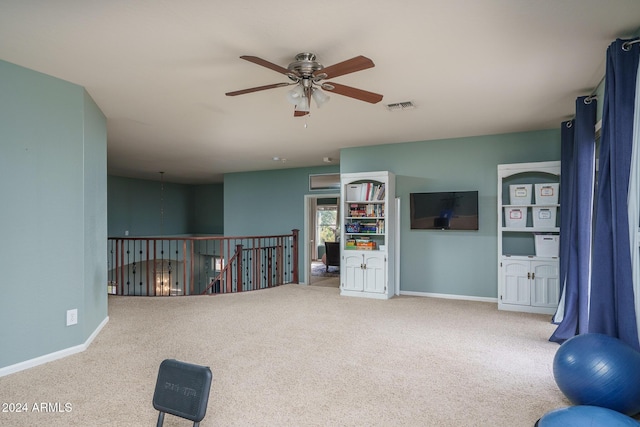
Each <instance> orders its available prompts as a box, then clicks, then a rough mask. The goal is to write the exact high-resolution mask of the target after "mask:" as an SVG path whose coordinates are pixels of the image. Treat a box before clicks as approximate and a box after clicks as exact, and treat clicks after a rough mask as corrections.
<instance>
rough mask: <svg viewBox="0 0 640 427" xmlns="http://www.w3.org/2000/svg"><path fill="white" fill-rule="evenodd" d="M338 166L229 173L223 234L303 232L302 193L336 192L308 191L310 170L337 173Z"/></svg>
mask: <svg viewBox="0 0 640 427" xmlns="http://www.w3.org/2000/svg"><path fill="white" fill-rule="evenodd" d="M339 169H340V168H339V166H337V165H331V166H321V167H311V168H294V169H280V170H269V171H258V172H244V173H230V174H225V176H224V234H225V235H226V236H253V235H266V234H275V235H279V234H289V233H291V230H292V229H298V230H300V244H303V243H304V241H305V236H304V196H305V195H306V194H315V195H319V194H327V193H339V191H337V190H333V191H309V174H323V173H338V172H340V170H339ZM302 253H303V250H302V247H300V254H301V255H300V259H299V271H300V281H301V282H304V281H305V278H304V268H303V262H304V261H303V259H302V258H303V257H302Z"/></svg>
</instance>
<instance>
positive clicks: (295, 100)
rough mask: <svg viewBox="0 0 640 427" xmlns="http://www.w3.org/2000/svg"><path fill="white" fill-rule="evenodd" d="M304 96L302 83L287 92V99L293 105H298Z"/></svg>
mask: <svg viewBox="0 0 640 427" xmlns="http://www.w3.org/2000/svg"><path fill="white" fill-rule="evenodd" d="M304 97H305V96H304V88H303V87H302V86H300V85H296V87H294V88H293V89H291V90H290V91H288V92H287V101H289V102H290V103H291V104H293V105H298V104H299V103H300V100H301V99H303V98H304Z"/></svg>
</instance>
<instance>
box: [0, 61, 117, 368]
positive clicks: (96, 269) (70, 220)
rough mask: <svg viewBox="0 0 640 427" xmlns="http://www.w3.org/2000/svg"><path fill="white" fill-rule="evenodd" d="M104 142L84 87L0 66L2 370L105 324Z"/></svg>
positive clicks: (82, 338)
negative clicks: (71, 314) (69, 321)
mask: <svg viewBox="0 0 640 427" xmlns="http://www.w3.org/2000/svg"><path fill="white" fill-rule="evenodd" d="M106 136H107V134H106V118H105V117H104V115H103V114H102V112H101V111H100V110H99V109H98V107H97V106H96V104H95V103H94V102H93V100H92V99H91V98H90V97H89V95H88V94H87V93H86V92H85V91H84V89H83V88H82V87H80V86H77V85H74V84H71V83H68V82H65V81H62V80H59V79H56V78H53V77H50V76H46V75H44V74H41V73H37V72H34V71H31V70H28V69H26V68H23V67H19V66H17V65H13V64H10V63H8V62H4V61H0V197H1V198H2V209H0V227H1V229H0V235H1V236H2V244H1V245H0V270H1V271H2V282H1V289H2V296H1V297H0V324H1V325H2V327H1V328H0V343H2V344H1V347H2V350H1V351H0V368H2V367H6V366H10V365H14V364H17V363H20V362H24V361H27V360H30V359H34V358H37V357H40V356H43V355H48V354H50V353H55V352H57V351H62V350H65V349H68V348H71V347H74V346H78V345H81V344H84V343H85V342H86V341H87V339H88V338H89V337H90V336H91V334H92V333H93V332H94V331H96V329H97V328H98V327H99V326H100V324H101V323H103V322H104V321H105V319H106V318H107V295H106V280H107V276H106V260H107V254H106V244H105V241H106V237H107V217H106ZM74 308H76V309H78V324H77V325H75V326H69V327H68V326H66V312H67V310H69V309H74Z"/></svg>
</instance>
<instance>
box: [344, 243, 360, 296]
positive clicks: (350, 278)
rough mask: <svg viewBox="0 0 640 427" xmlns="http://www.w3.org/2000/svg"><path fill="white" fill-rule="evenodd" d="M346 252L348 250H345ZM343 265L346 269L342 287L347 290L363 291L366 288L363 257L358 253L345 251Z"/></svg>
mask: <svg viewBox="0 0 640 427" xmlns="http://www.w3.org/2000/svg"><path fill="white" fill-rule="evenodd" d="M345 252H346V251H345ZM343 261H344V262H343V265H342V266H340V268H341V269H344V274H343V281H342V289H344V290H347V291H363V290H364V274H363V270H362V265H363V263H364V260H363V257H362V255H361V254H358V253H353V254H350V253H345V255H344V259H343Z"/></svg>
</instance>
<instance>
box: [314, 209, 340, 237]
mask: <svg viewBox="0 0 640 427" xmlns="http://www.w3.org/2000/svg"><path fill="white" fill-rule="evenodd" d="M337 238H338V206H337V205H321V206H318V207H317V208H316V242H318V245H324V242H336V241H337Z"/></svg>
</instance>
